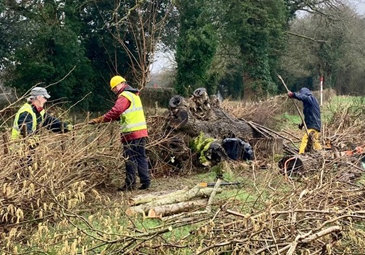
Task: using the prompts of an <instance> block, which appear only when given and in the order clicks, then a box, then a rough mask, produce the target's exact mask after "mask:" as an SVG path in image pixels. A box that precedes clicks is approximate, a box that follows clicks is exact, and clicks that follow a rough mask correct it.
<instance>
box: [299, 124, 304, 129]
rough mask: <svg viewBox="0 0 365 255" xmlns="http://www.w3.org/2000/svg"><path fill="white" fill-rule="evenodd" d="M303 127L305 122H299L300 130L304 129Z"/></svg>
mask: <svg viewBox="0 0 365 255" xmlns="http://www.w3.org/2000/svg"><path fill="white" fill-rule="evenodd" d="M303 127H304V123H303V122H302V123H300V124H298V128H299V129H300V130H302V129H303Z"/></svg>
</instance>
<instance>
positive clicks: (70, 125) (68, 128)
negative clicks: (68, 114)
mask: <svg viewBox="0 0 365 255" xmlns="http://www.w3.org/2000/svg"><path fill="white" fill-rule="evenodd" d="M72 130H74V126H73V125H72V124H67V126H66V128H65V131H66V132H69V131H72Z"/></svg>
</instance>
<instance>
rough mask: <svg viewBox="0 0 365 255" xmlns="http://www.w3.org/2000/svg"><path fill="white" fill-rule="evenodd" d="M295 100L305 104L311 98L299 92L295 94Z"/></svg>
mask: <svg viewBox="0 0 365 255" xmlns="http://www.w3.org/2000/svg"><path fill="white" fill-rule="evenodd" d="M293 98H295V99H298V100H299V101H302V102H305V101H308V99H309V96H307V95H305V94H301V93H299V92H294V93H293Z"/></svg>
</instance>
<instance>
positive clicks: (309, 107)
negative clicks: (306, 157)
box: [288, 87, 322, 154]
mask: <svg viewBox="0 0 365 255" xmlns="http://www.w3.org/2000/svg"><path fill="white" fill-rule="evenodd" d="M288 97H289V98H295V99H297V100H299V101H302V102H303V114H304V122H305V125H306V127H307V129H308V133H307V132H306V133H305V134H304V135H303V138H302V142H301V144H300V147H299V154H303V153H304V152H305V151H306V148H307V144H308V135H311V136H312V139H313V148H310V149H314V150H321V149H322V146H321V144H320V142H319V136H320V131H321V110H320V107H319V104H318V101H317V99H316V98H315V97H314V96H313V93H312V92H311V91H310V90H309V89H307V88H305V87H304V88H301V89H300V90H299V92H292V91H289V92H288ZM303 126H304V123H301V124H299V126H298V127H299V129H302V128H303ZM307 149H308V148H307Z"/></svg>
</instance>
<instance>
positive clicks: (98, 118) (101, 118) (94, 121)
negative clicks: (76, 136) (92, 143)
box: [87, 116, 104, 124]
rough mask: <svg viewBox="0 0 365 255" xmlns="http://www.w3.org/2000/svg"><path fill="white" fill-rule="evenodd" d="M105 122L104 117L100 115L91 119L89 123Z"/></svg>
mask: <svg viewBox="0 0 365 255" xmlns="http://www.w3.org/2000/svg"><path fill="white" fill-rule="evenodd" d="M103 122H104V117H103V116H100V117H97V118H95V119H92V120H90V121H89V122H88V123H87V124H97V123H103Z"/></svg>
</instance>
